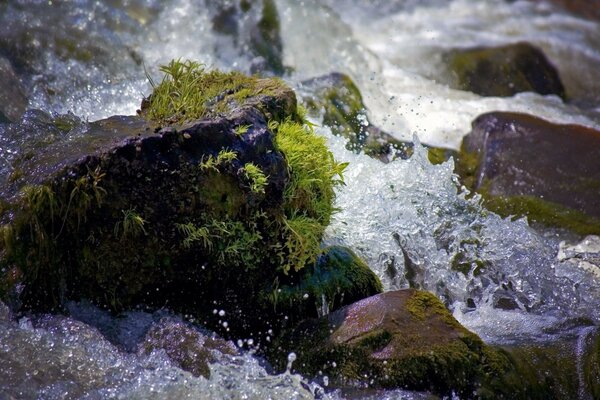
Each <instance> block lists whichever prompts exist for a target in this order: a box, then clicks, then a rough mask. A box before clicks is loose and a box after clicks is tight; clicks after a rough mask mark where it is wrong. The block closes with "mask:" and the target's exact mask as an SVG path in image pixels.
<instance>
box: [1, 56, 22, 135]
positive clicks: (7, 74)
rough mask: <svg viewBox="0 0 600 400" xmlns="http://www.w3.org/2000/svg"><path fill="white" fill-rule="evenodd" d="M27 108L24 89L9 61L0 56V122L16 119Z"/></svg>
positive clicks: (14, 120)
mask: <svg viewBox="0 0 600 400" xmlns="http://www.w3.org/2000/svg"><path fill="white" fill-rule="evenodd" d="M26 108H27V96H26V95H25V89H24V88H23V86H22V85H21V82H20V81H19V77H18V76H17V74H16V73H15V71H14V69H13V67H12V65H11V63H10V61H8V60H7V59H6V58H4V57H0V123H1V122H16V121H18V120H19V119H20V118H21V116H22V115H23V113H24V112H25V109H26Z"/></svg>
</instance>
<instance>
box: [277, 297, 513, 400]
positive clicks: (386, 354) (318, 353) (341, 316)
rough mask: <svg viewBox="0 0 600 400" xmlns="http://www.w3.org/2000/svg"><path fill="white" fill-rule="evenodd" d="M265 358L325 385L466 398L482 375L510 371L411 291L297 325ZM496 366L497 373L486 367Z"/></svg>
mask: <svg viewBox="0 0 600 400" xmlns="http://www.w3.org/2000/svg"><path fill="white" fill-rule="evenodd" d="M273 347H274V348H277V347H278V349H277V350H273V351H272V354H271V355H270V358H271V360H272V362H273V363H274V364H275V365H277V366H279V367H280V368H283V367H284V365H285V364H284V363H283V362H284V360H286V358H285V356H286V355H287V354H288V353H289V352H291V351H293V352H295V353H296V355H297V359H296V361H295V362H294V364H293V366H294V369H296V370H298V371H299V372H301V373H303V374H308V375H317V374H319V375H320V374H321V373H322V374H323V375H326V376H328V377H329V379H330V382H332V384H333V385H340V384H341V385H358V386H369V387H375V388H377V387H384V388H404V389H410V390H430V391H432V392H434V393H437V394H440V395H450V393H451V392H454V393H455V394H457V395H459V396H461V398H463V396H464V398H470V397H471V396H473V393H474V392H475V391H476V390H477V388H478V387H479V386H480V385H482V382H484V381H485V380H486V379H487V378H486V376H487V375H486V372H485V371H487V370H489V371H492V370H494V371H496V370H497V371H504V370H505V367H504V364H502V362H506V365H510V363H509V362H508V361H507V360H506V358H505V356H504V355H503V354H502V353H499V352H497V351H495V350H493V349H491V348H489V347H487V346H485V345H484V344H483V342H482V341H481V340H480V339H479V337H477V335H475V334H473V333H471V332H469V331H468V330H467V329H465V328H464V327H462V326H461V325H460V324H459V323H458V322H457V321H456V320H455V319H454V318H453V317H452V315H451V314H450V312H449V311H448V310H447V309H446V308H445V307H444V305H443V304H442V303H441V302H440V301H439V300H438V299H437V298H436V297H435V296H434V295H433V294H430V293H428V292H424V291H417V290H415V289H406V290H399V291H394V292H386V293H383V294H379V295H376V296H372V297H369V298H367V299H364V300H361V301H358V302H356V303H354V304H352V305H349V306H346V307H344V308H341V309H339V310H338V311H336V312H334V313H332V314H329V315H327V316H324V317H321V318H320V319H313V320H308V321H305V322H303V323H301V324H300V325H299V326H298V327H297V328H295V329H294V330H293V331H291V332H289V333H287V334H285V335H283V336H282V337H281V339H279V341H278V342H277V343H275V346H273ZM492 359H495V360H498V365H495V364H494V365H492V364H490V360H492Z"/></svg>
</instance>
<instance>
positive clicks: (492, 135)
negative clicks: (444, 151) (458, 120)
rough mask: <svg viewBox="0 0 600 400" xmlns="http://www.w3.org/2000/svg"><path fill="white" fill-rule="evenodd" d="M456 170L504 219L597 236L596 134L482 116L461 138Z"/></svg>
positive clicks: (599, 174) (528, 119)
mask: <svg viewBox="0 0 600 400" xmlns="http://www.w3.org/2000/svg"><path fill="white" fill-rule="evenodd" d="M457 171H458V173H459V175H460V176H461V179H462V181H463V183H464V184H465V185H466V186H467V187H469V188H470V189H472V190H476V191H477V192H479V193H481V194H482V195H483V196H484V199H485V201H486V205H487V206H488V207H489V208H490V209H492V210H493V211H495V212H498V213H499V214H500V215H502V216H508V215H516V216H527V217H528V218H529V219H530V220H532V221H535V222H539V223H542V224H545V225H549V226H558V227H564V228H567V229H571V230H573V231H575V232H577V233H580V234H592V233H599V232H600V202H598V196H599V193H600V191H599V188H600V132H599V131H596V130H594V129H591V128H587V127H583V126H579V125H558V124H553V123H551V122H548V121H545V120H542V119H540V118H537V117H533V116H531V115H526V114H517V113H506V112H493V113H488V114H483V115H481V116H479V117H478V118H477V119H475V121H473V129H472V131H471V132H470V133H469V134H468V135H467V136H465V137H464V138H463V142H462V147H461V153H460V155H459V156H458V160H457Z"/></svg>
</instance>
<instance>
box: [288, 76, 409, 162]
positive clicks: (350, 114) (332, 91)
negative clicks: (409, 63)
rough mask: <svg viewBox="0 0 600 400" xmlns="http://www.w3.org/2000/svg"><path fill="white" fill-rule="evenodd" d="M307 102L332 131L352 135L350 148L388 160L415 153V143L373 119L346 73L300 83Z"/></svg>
mask: <svg viewBox="0 0 600 400" xmlns="http://www.w3.org/2000/svg"><path fill="white" fill-rule="evenodd" d="M300 87H301V91H302V98H303V102H304V103H305V104H306V105H307V108H308V111H309V112H310V113H311V114H312V115H314V116H315V117H318V118H322V121H323V124H324V125H326V126H328V127H330V128H331V131H332V132H333V133H334V134H336V135H340V136H343V137H345V138H346V139H348V145H347V147H348V150H353V151H364V152H365V154H367V155H369V156H371V157H373V158H377V159H380V160H381V161H384V162H387V161H389V160H391V159H393V158H408V157H410V156H411V155H412V152H413V151H412V143H406V142H401V141H399V140H398V139H395V138H394V137H393V136H392V135H390V134H389V133H387V132H384V131H382V130H381V129H379V128H377V127H376V126H374V125H372V124H371V123H370V122H369V119H368V116H367V109H366V107H365V105H364V103H363V100H362V95H361V93H360V91H359V89H358V87H356V85H355V84H354V82H353V81H352V79H351V78H350V77H349V76H348V75H345V74H341V73H338V72H333V73H331V74H328V75H324V76H320V77H316V78H312V79H309V80H306V81H304V82H302V84H301V85H300Z"/></svg>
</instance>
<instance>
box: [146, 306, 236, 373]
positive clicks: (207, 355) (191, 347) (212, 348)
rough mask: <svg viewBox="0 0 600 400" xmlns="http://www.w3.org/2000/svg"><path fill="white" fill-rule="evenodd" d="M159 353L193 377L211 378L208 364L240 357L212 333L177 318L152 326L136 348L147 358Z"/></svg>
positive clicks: (227, 342) (226, 342) (166, 319)
mask: <svg viewBox="0 0 600 400" xmlns="http://www.w3.org/2000/svg"><path fill="white" fill-rule="evenodd" d="M159 350H162V351H164V352H165V354H166V355H167V357H169V359H170V360H171V362H172V363H173V364H174V365H177V366H178V367H179V368H181V369H183V370H184V371H188V372H190V373H191V374H192V375H194V376H203V377H205V378H207V379H209V378H210V367H209V363H211V364H212V363H215V362H218V361H219V360H221V359H222V358H223V357H224V356H227V355H229V356H236V355H239V351H238V349H237V348H236V347H235V345H234V344H233V343H232V342H230V341H226V340H224V339H222V338H220V337H218V336H216V335H215V334H214V333H213V334H211V333H208V332H203V331H201V330H199V329H198V328H195V327H193V326H192V325H191V324H188V323H186V322H184V321H181V320H178V319H176V318H167V317H165V318H162V319H161V320H160V321H158V322H157V323H155V324H154V325H153V326H152V327H150V329H149V330H148V332H146V335H145V337H144V339H143V341H142V342H141V343H140V344H139V345H138V354H140V355H146V356H147V355H149V354H150V353H151V352H153V351H159Z"/></svg>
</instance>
